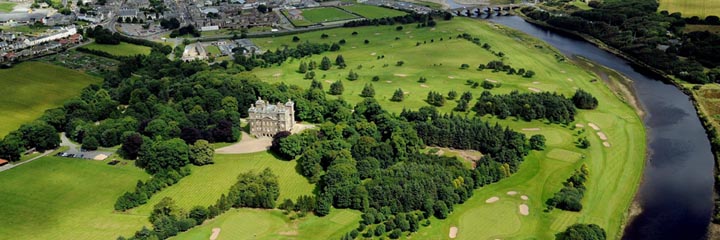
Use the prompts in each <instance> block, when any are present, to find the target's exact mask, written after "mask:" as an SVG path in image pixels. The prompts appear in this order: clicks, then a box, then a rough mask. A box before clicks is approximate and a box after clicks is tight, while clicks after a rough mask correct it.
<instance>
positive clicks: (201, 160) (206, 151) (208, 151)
mask: <svg viewBox="0 0 720 240" xmlns="http://www.w3.org/2000/svg"><path fill="white" fill-rule="evenodd" d="M188 148H189V150H190V152H189V156H188V157H189V159H190V162H192V163H193V164H195V165H198V166H202V165H206V164H212V163H213V155H214V154H215V149H213V147H212V145H210V143H209V142H208V141H207V140H198V141H196V142H195V144H193V145H190V146H188Z"/></svg>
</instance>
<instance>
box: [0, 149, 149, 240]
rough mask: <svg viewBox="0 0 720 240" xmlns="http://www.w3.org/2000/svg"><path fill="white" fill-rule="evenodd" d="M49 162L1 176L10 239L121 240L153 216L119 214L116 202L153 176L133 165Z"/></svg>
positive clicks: (3, 228) (2, 228) (1, 231)
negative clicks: (116, 209) (125, 192)
mask: <svg viewBox="0 0 720 240" xmlns="http://www.w3.org/2000/svg"><path fill="white" fill-rule="evenodd" d="M106 163H107V161H91V160H81V159H70V158H60V157H44V158H41V159H38V160H35V161H33V162H31V163H27V164H25V165H22V166H19V167H16V168H13V169H10V170H8V171H4V172H2V173H0V181H1V182H2V183H3V184H2V185H0V201H2V203H3V207H2V208H0V216H2V219H3V224H2V225H0V236H2V238H4V239H60V240H61V239H115V238H117V236H118V235H120V234H124V235H129V234H131V233H133V232H134V231H136V230H137V229H139V228H141V227H142V226H143V225H145V224H146V223H147V216H140V215H130V214H119V213H114V212H113V204H115V199H116V198H117V196H120V194H122V193H123V192H124V191H127V190H130V189H133V188H134V187H135V183H136V182H137V180H145V179H146V178H148V175H147V174H145V172H143V171H142V170H141V169H139V168H136V167H133V166H131V165H124V166H121V165H116V166H109V165H107V164H106Z"/></svg>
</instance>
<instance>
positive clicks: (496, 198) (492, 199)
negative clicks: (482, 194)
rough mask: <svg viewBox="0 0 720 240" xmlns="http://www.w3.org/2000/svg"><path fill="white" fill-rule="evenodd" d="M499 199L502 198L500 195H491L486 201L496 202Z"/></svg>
mask: <svg viewBox="0 0 720 240" xmlns="http://www.w3.org/2000/svg"><path fill="white" fill-rule="evenodd" d="M498 200H500V198H499V197H491V198H488V199H487V200H485V203H494V202H497V201H498Z"/></svg>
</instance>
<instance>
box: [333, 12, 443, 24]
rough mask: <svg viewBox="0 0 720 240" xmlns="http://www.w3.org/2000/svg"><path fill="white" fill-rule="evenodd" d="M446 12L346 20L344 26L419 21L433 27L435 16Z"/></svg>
mask: <svg viewBox="0 0 720 240" xmlns="http://www.w3.org/2000/svg"><path fill="white" fill-rule="evenodd" d="M445 14H449V13H445V12H441V11H436V12H432V13H430V14H417V13H410V14H407V15H405V16H397V17H384V18H375V19H362V20H356V21H350V22H345V24H343V27H362V26H379V25H395V24H410V23H418V27H426V26H427V27H433V26H435V25H436V24H437V23H436V22H435V20H434V18H435V17H437V16H444V15H445Z"/></svg>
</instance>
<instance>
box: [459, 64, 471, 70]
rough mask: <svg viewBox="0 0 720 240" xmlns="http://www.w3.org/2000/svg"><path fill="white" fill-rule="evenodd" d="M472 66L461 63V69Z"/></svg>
mask: <svg viewBox="0 0 720 240" xmlns="http://www.w3.org/2000/svg"><path fill="white" fill-rule="evenodd" d="M468 68H470V65H469V64H467V63H463V64H460V69H468Z"/></svg>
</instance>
